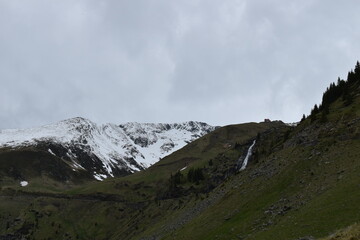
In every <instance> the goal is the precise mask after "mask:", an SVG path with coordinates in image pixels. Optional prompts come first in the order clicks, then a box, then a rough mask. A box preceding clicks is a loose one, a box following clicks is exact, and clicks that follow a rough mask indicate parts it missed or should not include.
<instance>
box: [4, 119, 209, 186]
mask: <svg viewBox="0 0 360 240" xmlns="http://www.w3.org/2000/svg"><path fill="white" fill-rule="evenodd" d="M215 129H216V127H213V126H210V125H208V124H206V123H202V122H194V121H189V122H184V123H173V124H166V123H137V122H128V123H124V124H118V125H117V124H111V123H107V124H96V123H94V122H92V121H90V120H88V119H85V118H82V117H76V118H71V119H66V120H63V121H60V122H58V123H54V124H48V125H44V126H41V127H36V128H29V129H8V130H1V131H0V148H9V149H18V148H24V147H29V146H36V147H37V148H40V149H42V150H43V151H46V152H48V153H49V154H51V155H54V156H57V157H59V158H61V159H65V160H67V161H69V162H71V163H72V168H73V170H74V171H77V170H78V169H86V170H87V171H90V172H92V174H93V175H94V177H95V178H96V179H97V180H103V179H105V178H107V177H114V176H120V175H126V174H129V173H133V172H135V171H140V170H144V169H146V168H147V167H149V166H151V165H152V164H154V163H155V162H157V161H158V160H159V159H160V158H162V157H165V156H166V155H168V154H170V153H172V152H174V151H176V150H178V149H180V148H181V147H183V146H185V145H186V144H187V143H189V142H191V141H193V140H195V139H197V138H199V137H201V136H203V135H205V134H206V133H209V132H211V131H213V130H215Z"/></svg>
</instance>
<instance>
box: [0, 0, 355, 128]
mask: <svg viewBox="0 0 360 240" xmlns="http://www.w3.org/2000/svg"><path fill="white" fill-rule="evenodd" d="M359 8H360V7H358V6H357V4H356V2H355V1H347V2H346V3H342V4H341V5H339V4H337V3H335V2H334V3H333V2H328V3H326V4H324V3H323V2H321V1H319V0H308V1H290V2H289V1H285V0H271V1H265V0H253V1H249V0H229V1H216V0H211V1H205V0H196V1H194V0H193V1H190V0H184V1H178V2H172V1H165V0H150V1H149V0H139V1H125V0H122V1H115V0H111V1H95V0H92V1H85V0H79V1H76V2H74V1H70V0H64V1H61V2H53V1H44V0H32V1H28V2H23V1H19V0H13V1H5V0H0V31H1V33H2V34H1V35H0V52H1V55H0V83H1V86H2V87H1V88H0V100H1V105H0V123H1V124H0V128H13V127H16V128H17V127H30V126H35V125H41V124H46V123H50V122H55V121H59V120H61V119H65V118H69V117H74V116H84V117H88V118H90V119H92V120H94V121H97V122H115V123H120V122H126V121H139V122H177V121H185V120H201V121H206V122H209V123H211V124H217V125H224V124H230V123H239V122H245V121H260V120H262V119H263V118H268V117H269V118H273V119H283V120H284V121H296V120H298V119H299V118H300V117H301V115H302V114H303V113H308V112H309V110H310V107H311V106H312V105H313V104H315V103H317V102H319V101H320V98H321V94H322V92H323V91H324V90H325V88H326V86H327V85H328V84H329V83H330V82H332V81H335V80H336V79H337V77H338V76H339V75H340V76H341V77H345V76H346V73H347V71H348V70H349V68H351V67H352V66H353V65H354V63H355V61H356V60H357V59H358V58H359V57H358V56H359V55H360V47H359V45H358V42H359V40H360V34H359V33H358V32H357V31H356V26H357V25H358V24H359V23H360V17H358V14H357V12H359Z"/></svg>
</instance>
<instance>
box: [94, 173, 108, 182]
mask: <svg viewBox="0 0 360 240" xmlns="http://www.w3.org/2000/svg"><path fill="white" fill-rule="evenodd" d="M94 178H95V179H96V180H98V181H104V179H106V178H107V175H105V174H101V173H95V174H94Z"/></svg>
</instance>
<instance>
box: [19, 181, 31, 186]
mask: <svg viewBox="0 0 360 240" xmlns="http://www.w3.org/2000/svg"><path fill="white" fill-rule="evenodd" d="M28 184H29V183H28V182H27V181H21V182H20V186H22V187H26V186H27V185H28Z"/></svg>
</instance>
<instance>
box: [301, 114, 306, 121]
mask: <svg viewBox="0 0 360 240" xmlns="http://www.w3.org/2000/svg"><path fill="white" fill-rule="evenodd" d="M305 119H306V117H305V114H303V115H302V118H301V120H300V122H303V121H305Z"/></svg>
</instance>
